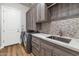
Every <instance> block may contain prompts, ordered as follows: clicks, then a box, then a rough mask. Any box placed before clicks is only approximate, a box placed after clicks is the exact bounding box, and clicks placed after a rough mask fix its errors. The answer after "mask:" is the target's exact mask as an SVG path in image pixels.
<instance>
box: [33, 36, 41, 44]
mask: <svg viewBox="0 0 79 59" xmlns="http://www.w3.org/2000/svg"><path fill="white" fill-rule="evenodd" d="M32 41H33V42H35V43H36V44H39V43H40V39H38V38H35V37H32Z"/></svg>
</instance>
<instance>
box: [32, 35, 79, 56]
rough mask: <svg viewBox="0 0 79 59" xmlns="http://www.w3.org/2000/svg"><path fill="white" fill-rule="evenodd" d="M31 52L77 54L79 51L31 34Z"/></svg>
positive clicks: (59, 54)
mask: <svg viewBox="0 0 79 59" xmlns="http://www.w3.org/2000/svg"><path fill="white" fill-rule="evenodd" d="M32 53H33V54H34V55H35V56H79V52H76V51H73V50H71V49H68V48H65V47H62V46H60V45H57V44H54V43H50V42H49V41H46V40H43V39H40V38H37V37H34V36H32Z"/></svg>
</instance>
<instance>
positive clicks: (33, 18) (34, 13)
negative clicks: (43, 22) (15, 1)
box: [32, 6, 37, 30]
mask: <svg viewBox="0 0 79 59" xmlns="http://www.w3.org/2000/svg"><path fill="white" fill-rule="evenodd" d="M36 19H37V12H36V6H34V8H32V29H33V30H36Z"/></svg>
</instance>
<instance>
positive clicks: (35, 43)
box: [32, 37, 40, 56]
mask: <svg viewBox="0 0 79 59" xmlns="http://www.w3.org/2000/svg"><path fill="white" fill-rule="evenodd" d="M32 53H33V54H34V55H36V56H39V55H40V39H39V38H36V37H32Z"/></svg>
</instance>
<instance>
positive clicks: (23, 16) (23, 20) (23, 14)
mask: <svg viewBox="0 0 79 59" xmlns="http://www.w3.org/2000/svg"><path fill="white" fill-rule="evenodd" d="M5 5H6V6H10V7H13V8H17V9H19V10H21V29H22V31H26V12H27V10H28V9H29V8H28V7H26V6H24V5H21V4H19V3H1V4H0V7H1V6H5ZM0 10H1V8H0ZM0 17H2V14H1V13H0ZM0 22H1V18H0ZM1 28H2V27H1V23H0V36H1ZM0 38H1V37H0ZM1 41H2V39H0V42H1ZM1 43H2V42H1ZM1 43H0V46H1Z"/></svg>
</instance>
